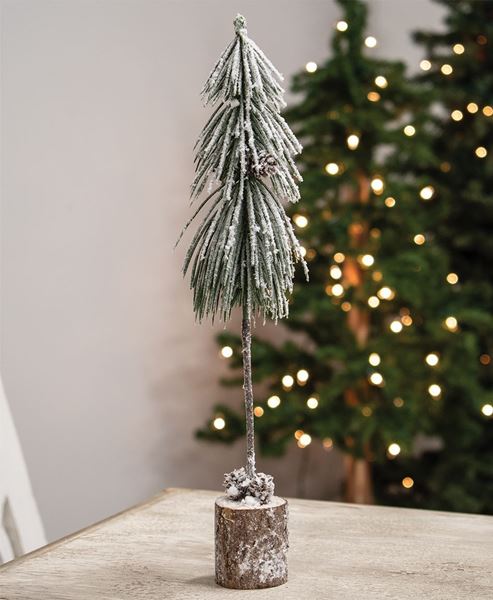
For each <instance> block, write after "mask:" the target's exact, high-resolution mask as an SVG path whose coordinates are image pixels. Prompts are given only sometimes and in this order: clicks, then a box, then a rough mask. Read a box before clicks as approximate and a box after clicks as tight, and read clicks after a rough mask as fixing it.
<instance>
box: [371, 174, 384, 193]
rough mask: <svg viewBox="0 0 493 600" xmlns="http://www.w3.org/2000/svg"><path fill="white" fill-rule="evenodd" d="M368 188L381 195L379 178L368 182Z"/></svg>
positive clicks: (381, 188)
mask: <svg viewBox="0 0 493 600" xmlns="http://www.w3.org/2000/svg"><path fill="white" fill-rule="evenodd" d="M370 187H371V189H372V190H373V192H374V193H375V194H381V193H382V192H383V188H384V184H383V179H382V178H381V177H374V178H373V179H372V180H371V182H370Z"/></svg>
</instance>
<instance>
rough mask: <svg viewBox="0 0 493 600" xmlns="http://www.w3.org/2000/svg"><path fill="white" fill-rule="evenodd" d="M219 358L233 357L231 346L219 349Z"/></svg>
mask: <svg viewBox="0 0 493 600" xmlns="http://www.w3.org/2000/svg"><path fill="white" fill-rule="evenodd" d="M221 356H222V357H223V358H231V357H232V356H233V348H231V346H223V347H222V348H221Z"/></svg>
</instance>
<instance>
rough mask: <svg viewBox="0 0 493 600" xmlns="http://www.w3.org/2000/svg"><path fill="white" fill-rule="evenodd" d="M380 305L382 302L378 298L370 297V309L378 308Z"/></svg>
mask: <svg viewBox="0 0 493 600" xmlns="http://www.w3.org/2000/svg"><path fill="white" fill-rule="evenodd" d="M379 304H380V300H379V299H378V298H377V297H376V296H370V297H369V298H368V306H369V307H370V308H377V306H378V305H379Z"/></svg>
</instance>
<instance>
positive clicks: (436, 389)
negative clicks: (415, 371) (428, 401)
mask: <svg viewBox="0 0 493 600" xmlns="http://www.w3.org/2000/svg"><path fill="white" fill-rule="evenodd" d="M428 393H429V394H430V396H431V397H432V398H438V397H439V396H440V395H441V393H442V388H441V387H440V386H439V385H438V383H432V384H431V385H430V386H429V387H428Z"/></svg>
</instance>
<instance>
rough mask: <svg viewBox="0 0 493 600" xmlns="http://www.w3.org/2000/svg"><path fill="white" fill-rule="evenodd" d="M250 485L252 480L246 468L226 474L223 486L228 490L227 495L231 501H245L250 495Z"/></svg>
mask: <svg viewBox="0 0 493 600" xmlns="http://www.w3.org/2000/svg"><path fill="white" fill-rule="evenodd" d="M250 483H251V480H250V478H249V477H248V475H247V472H246V471H245V468H244V467H241V469H235V470H234V471H231V473H225V474H224V482H223V486H224V488H225V490H226V495H227V496H228V498H231V500H243V498H244V497H245V496H246V495H247V494H248V493H249V490H248V488H249V486H250Z"/></svg>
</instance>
